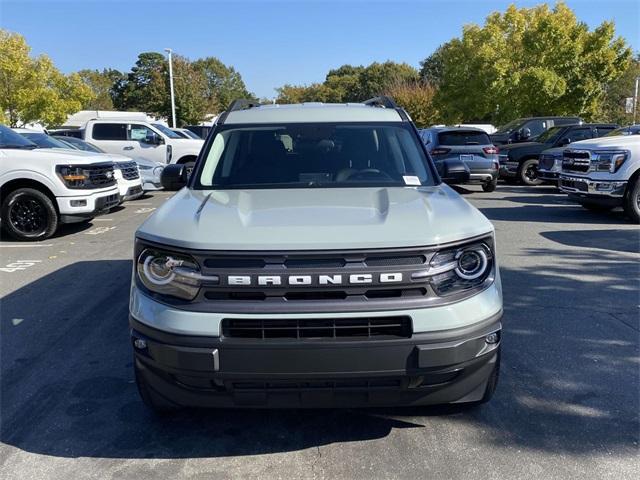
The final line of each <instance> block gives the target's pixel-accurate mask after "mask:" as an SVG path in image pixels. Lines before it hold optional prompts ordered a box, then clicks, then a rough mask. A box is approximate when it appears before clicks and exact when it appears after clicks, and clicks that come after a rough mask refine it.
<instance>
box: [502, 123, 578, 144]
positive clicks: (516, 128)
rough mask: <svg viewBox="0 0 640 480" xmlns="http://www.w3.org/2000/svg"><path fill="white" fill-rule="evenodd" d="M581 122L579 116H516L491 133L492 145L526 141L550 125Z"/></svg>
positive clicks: (556, 125)
mask: <svg viewBox="0 0 640 480" xmlns="http://www.w3.org/2000/svg"><path fill="white" fill-rule="evenodd" d="M576 123H582V119H581V118H580V117H527V118H517V119H515V120H512V121H510V122H509V123H507V124H506V125H504V126H502V127H500V128H499V129H498V131H497V132H495V133H493V134H492V135H491V141H492V142H493V144H494V145H503V144H505V143H518V142H527V141H529V140H532V139H534V138H535V137H537V136H538V135H540V134H542V133H543V132H544V131H546V130H549V129H550V128H551V127H558V126H562V125H573V124H576Z"/></svg>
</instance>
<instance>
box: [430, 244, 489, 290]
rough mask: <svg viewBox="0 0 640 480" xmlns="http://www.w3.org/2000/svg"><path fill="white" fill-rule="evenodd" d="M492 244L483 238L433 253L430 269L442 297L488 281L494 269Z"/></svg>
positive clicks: (432, 278)
mask: <svg viewBox="0 0 640 480" xmlns="http://www.w3.org/2000/svg"><path fill="white" fill-rule="evenodd" d="M492 244H493V242H492V241H490V240H489V239H486V240H481V241H478V242H474V243H471V244H468V245H463V246H459V247H454V248H450V249H447V250H442V251H440V252H438V253H436V254H435V255H434V257H433V258H432V259H431V263H430V270H429V271H430V273H431V274H432V276H431V286H432V288H433V290H434V291H435V293H436V294H437V295H438V296H441V297H444V296H448V295H454V294H456V293H461V292H464V291H467V290H471V289H475V288H478V287H481V286H483V284H485V282H490V281H491V280H492V278H493V274H494V271H495V269H494V255H493V248H492Z"/></svg>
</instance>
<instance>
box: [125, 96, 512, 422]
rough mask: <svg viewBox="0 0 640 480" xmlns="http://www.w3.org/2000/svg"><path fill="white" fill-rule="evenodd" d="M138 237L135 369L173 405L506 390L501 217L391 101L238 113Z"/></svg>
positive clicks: (167, 175)
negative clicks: (457, 186)
mask: <svg viewBox="0 0 640 480" xmlns="http://www.w3.org/2000/svg"><path fill="white" fill-rule="evenodd" d="M163 184H165V186H166V187H169V188H173V187H180V186H184V185H185V184H186V188H182V189H181V190H180V191H179V192H178V193H176V195H175V196H174V197H173V198H171V199H170V200H169V201H167V202H166V203H165V204H164V205H163V206H162V207H161V208H159V209H158V211H157V212H155V214H154V215H153V216H151V217H150V218H149V219H148V220H147V221H146V222H145V223H144V224H143V225H142V226H141V227H140V228H139V229H138V231H137V233H136V242H135V260H134V264H135V268H134V278H133V285H132V288H131V302H130V326H131V341H132V346H133V351H134V354H135V376H136V381H137V385H138V389H139V392H140V395H141V397H142V399H143V401H144V402H145V403H146V404H147V405H148V406H149V407H151V408H153V409H154V410H156V411H163V410H170V409H174V408H177V407H180V406H198V407H327V406H351V407H356V406H380V405H426V404H441V403H472V404H477V403H481V402H486V401H487V400H489V399H490V398H491V396H492V394H493V392H494V391H495V389H496V384H497V380H498V372H499V366H500V338H501V337H500V336H501V316H502V291H501V285H500V274H499V271H498V265H497V263H496V253H495V238H494V229H493V226H492V225H491V223H490V222H489V221H488V220H487V219H486V218H485V217H484V216H483V215H482V214H481V213H480V212H479V211H478V210H476V209H475V208H474V207H473V206H471V205H470V204H469V203H467V201H465V200H464V199H463V198H461V197H460V196H459V195H458V194H457V193H456V192H454V191H453V190H452V189H451V188H450V187H448V186H447V185H446V184H444V183H442V182H441V181H440V178H439V177H438V175H437V173H436V169H435V168H434V165H433V162H432V161H431V159H430V157H429V155H428V153H427V152H426V150H425V147H424V146H423V144H422V142H421V141H420V138H419V136H418V133H417V130H416V128H415V126H414V125H413V123H412V122H411V120H410V118H409V117H408V115H407V114H406V112H405V111H404V110H402V109H401V108H398V107H397V106H396V105H395V103H393V101H392V100H391V99H389V98H387V97H378V98H375V99H372V100H369V101H367V102H365V103H359V104H317V103H313V104H302V105H255V104H251V103H249V102H247V101H243V100H236V101H235V102H233V103H232V104H231V106H230V107H229V108H228V109H227V111H226V112H225V113H223V114H222V115H221V117H220V118H219V120H218V122H217V124H216V125H215V127H214V129H213V131H212V132H211V133H210V134H209V136H208V139H207V141H206V144H205V146H204V148H203V150H202V152H201V153H200V156H199V158H198V160H197V162H196V166H195V169H194V170H193V173H192V174H191V175H190V176H189V178H188V180H187V174H186V172H185V170H184V166H183V165H169V166H167V167H166V168H165V170H164V172H163Z"/></svg>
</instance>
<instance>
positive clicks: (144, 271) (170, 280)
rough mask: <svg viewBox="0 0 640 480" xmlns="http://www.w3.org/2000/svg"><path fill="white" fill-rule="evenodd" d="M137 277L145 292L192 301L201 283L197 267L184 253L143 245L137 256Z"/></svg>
mask: <svg viewBox="0 0 640 480" xmlns="http://www.w3.org/2000/svg"><path fill="white" fill-rule="evenodd" d="M136 271H137V274H138V279H139V280H140V282H141V283H142V285H144V286H145V287H146V288H147V289H148V290H149V291H151V292H153V293H158V294H160V295H168V296H171V297H176V298H181V299H183V300H193V299H194V298H195V297H196V295H197V294H198V290H199V289H200V284H201V275H200V268H199V267H198V264H197V263H196V261H195V260H194V259H193V258H191V257H189V256H187V255H180V254H174V253H169V252H163V251H161V250H159V249H156V248H146V249H144V250H143V251H142V253H141V254H140V255H139V256H138V260H137V265H136Z"/></svg>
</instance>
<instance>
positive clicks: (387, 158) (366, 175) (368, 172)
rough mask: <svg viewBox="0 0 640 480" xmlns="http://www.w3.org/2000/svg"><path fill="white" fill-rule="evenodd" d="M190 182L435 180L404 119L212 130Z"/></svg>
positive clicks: (261, 184) (290, 184)
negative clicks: (382, 121)
mask: <svg viewBox="0 0 640 480" xmlns="http://www.w3.org/2000/svg"><path fill="white" fill-rule="evenodd" d="M204 158H205V161H204V162H203V164H202V165H201V166H200V168H199V171H198V173H197V174H196V175H197V176H196V181H195V182H194V187H195V188H200V189H211V188H215V189H233V188H238V189H252V188H305V187H309V188H313V187H376V186H386V187H389V186H398V187H400V186H408V185H409V186H419V185H433V184H434V181H433V176H432V173H431V170H430V169H429V163H428V159H427V157H426V155H425V153H424V150H423V148H422V147H421V145H420V141H419V139H418V138H417V136H416V135H415V133H414V131H413V129H412V128H411V126H410V125H409V124H397V123H393V124H383V123H375V124H361V123H360V124H347V123H338V124H328V123H322V124H299V123H296V124H287V125H277V126H276V125H274V126H264V125H259V126H258V125H255V126H251V125H249V126H235V125H229V126H228V127H226V128H225V127H223V129H222V130H220V131H218V132H217V133H216V135H215V137H214V140H213V142H212V143H211V146H210V147H209V150H208V152H207V153H206V154H205V156H204Z"/></svg>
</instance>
